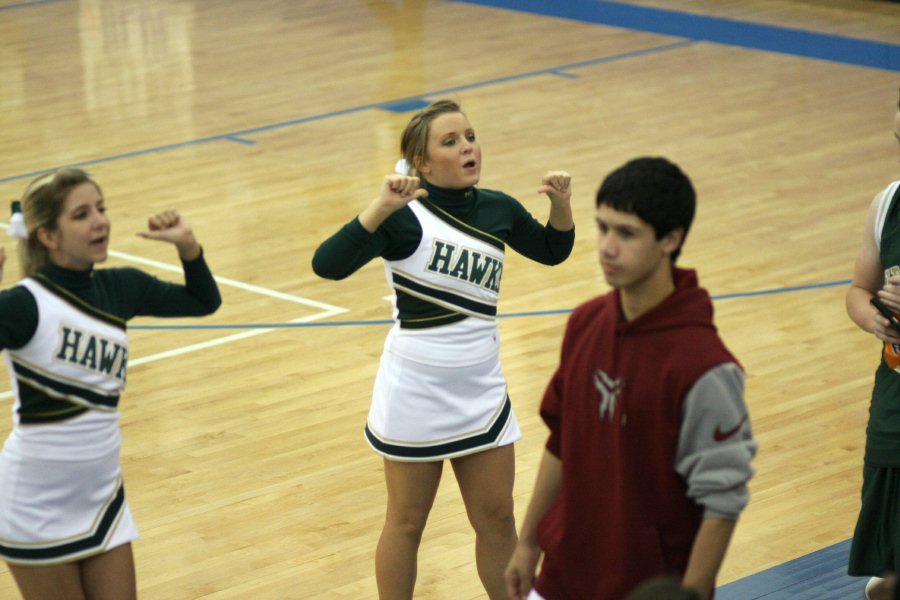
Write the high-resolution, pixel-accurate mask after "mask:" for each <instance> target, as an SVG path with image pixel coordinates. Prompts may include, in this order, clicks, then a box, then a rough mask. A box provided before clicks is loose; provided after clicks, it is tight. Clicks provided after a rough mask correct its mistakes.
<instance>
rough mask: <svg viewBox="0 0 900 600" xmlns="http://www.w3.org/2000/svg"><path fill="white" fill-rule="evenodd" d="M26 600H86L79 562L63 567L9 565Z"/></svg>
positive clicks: (66, 564) (63, 565)
mask: <svg viewBox="0 0 900 600" xmlns="http://www.w3.org/2000/svg"><path fill="white" fill-rule="evenodd" d="M8 566H9V571H10V573H12V576H13V579H15V580H16V585H17V586H19V591H20V592H21V593H22V598H23V599H24V600H85V597H84V592H83V591H82V589H81V571H80V569H79V568H78V563H77V562H71V563H65V564H62V565H47V566H35V567H32V566H23V565H8Z"/></svg>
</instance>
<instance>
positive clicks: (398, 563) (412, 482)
mask: <svg viewBox="0 0 900 600" xmlns="http://www.w3.org/2000/svg"><path fill="white" fill-rule="evenodd" d="M443 467H444V463H443V462H424V463H410V462H398V461H393V460H387V459H385V461H384V479H385V483H386V484H387V494H388V501H387V514H386V515H385V520H384V529H383V530H382V531H381V538H380V539H379V540H378V548H377V549H376V550H375V578H376V579H377V581H378V597H379V598H380V599H381V600H410V599H411V598H412V597H413V589H414V588H415V586H416V568H417V556H418V552H419V542H420V541H421V540H422V531H423V530H424V529H425V522H426V521H427V520H428V513H429V512H430V511H431V506H432V504H434V496H435V494H436V493H437V489H438V484H439V483H440V481H441V471H442V470H443Z"/></svg>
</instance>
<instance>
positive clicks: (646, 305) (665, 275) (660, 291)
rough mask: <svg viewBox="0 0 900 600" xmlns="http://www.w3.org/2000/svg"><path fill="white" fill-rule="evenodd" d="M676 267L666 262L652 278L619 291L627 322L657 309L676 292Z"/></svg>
mask: <svg viewBox="0 0 900 600" xmlns="http://www.w3.org/2000/svg"><path fill="white" fill-rule="evenodd" d="M673 269H674V265H672V263H671V262H670V261H668V260H667V261H664V262H662V263H661V264H660V268H659V269H656V271H654V272H653V273H652V274H651V276H650V277H648V278H646V279H644V280H643V281H640V282H637V283H635V284H634V285H633V286H629V287H627V288H625V287H623V288H620V289H619V301H620V303H621V305H622V313H623V316H624V317H625V320H626V321H633V320H635V319H637V318H638V317H640V316H641V315H642V314H644V313H646V312H647V311H649V310H652V309H653V308H655V307H656V306H657V305H658V304H660V303H661V302H662V301H663V300H665V299H666V298H668V297H669V295H670V294H671V293H672V292H674V291H675V279H674V275H673Z"/></svg>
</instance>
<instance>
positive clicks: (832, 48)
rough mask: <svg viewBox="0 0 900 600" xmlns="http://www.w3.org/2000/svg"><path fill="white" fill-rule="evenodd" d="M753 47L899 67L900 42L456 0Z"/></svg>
mask: <svg viewBox="0 0 900 600" xmlns="http://www.w3.org/2000/svg"><path fill="white" fill-rule="evenodd" d="M454 1H457V2H461V3H464V4H478V5H482V6H492V7H495V8H507V9H511V10H517V11H521V12H528V13H532V14H538V15H544V16H548V17H560V18H564V19H574V20H577V21H584V22H587V23H597V24H600V25H610V26H613V27H622V28H625V29H634V30H636V31H646V32H650V33H659V34H663V35H672V36H677V37H684V38H690V39H693V40H702V41H707V42H716V43H719V44H728V45H731V46H739V47H743V48H752V49H754V50H764V51H767V52H779V53H782V54H791V55H794V56H803V57H806V58H817V59H822V60H830V61H834V62H840V63H846V64H850V65H857V66H861V67H872V68H876V69H887V70H890V71H900V45H897V44H888V43H885V42H876V41H872V40H864V39H860V38H850V37H843V36H837V35H828V34H824V33H815V32H812V31H803V30H800V29H790V28H787V27H777V26H774V25H762V24H759V23H749V22H746V21H735V20H732V19H723V18H719V17H708V16H704V15H693V14H689V13H683V12H676V11H673V10H665V9H661V8H651V7H646V6H636V5H631V4H621V3H619V2H607V1H604V0H566V1H565V2H547V1H546V0H454Z"/></svg>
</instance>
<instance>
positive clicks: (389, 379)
mask: <svg viewBox="0 0 900 600" xmlns="http://www.w3.org/2000/svg"><path fill="white" fill-rule="evenodd" d="M365 433H366V440H367V441H368V443H369V445H370V446H371V447H372V449H373V450H375V452H377V453H378V454H380V455H382V456H384V457H386V458H390V459H393V460H399V461H435V460H443V459H445V458H455V457H457V456H464V455H466V454H472V453H475V452H481V451H484V450H488V449H491V448H496V447H499V446H504V445H507V444H511V443H513V442H515V441H517V440H520V439H521V438H522V433H521V431H520V430H519V424H518V422H517V421H516V415H515V413H514V412H513V409H512V404H511V403H510V400H509V396H508V395H507V390H506V378H505V377H504V376H503V371H502V369H501V367H500V360H499V355H498V354H495V355H494V356H493V357H491V358H490V359H488V360H484V361H481V362H479V363H477V364H473V365H454V366H437V365H434V364H424V363H422V362H417V361H415V360H411V359H409V358H404V357H402V356H398V355H397V354H396V353H394V352H391V351H390V350H386V351H385V352H384V353H383V354H382V357H381V365H380V367H379V369H378V374H377V375H376V377H375V389H374V392H373V395H372V406H371V408H370V410H369V417H368V420H367V422H366V430H365Z"/></svg>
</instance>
